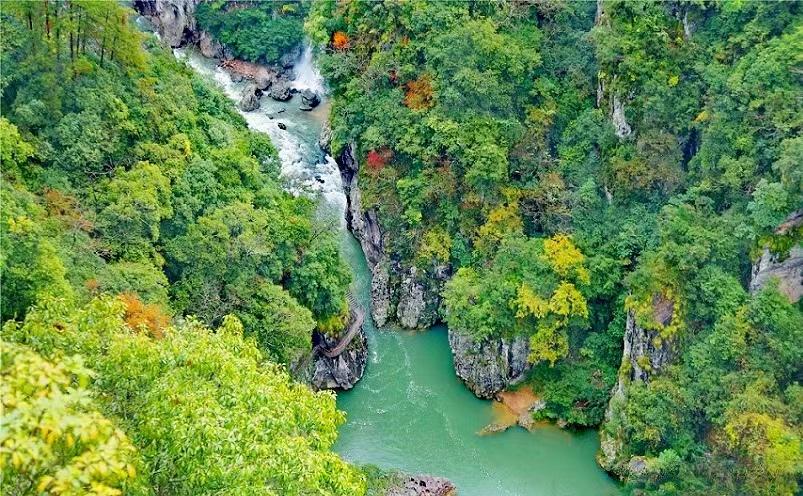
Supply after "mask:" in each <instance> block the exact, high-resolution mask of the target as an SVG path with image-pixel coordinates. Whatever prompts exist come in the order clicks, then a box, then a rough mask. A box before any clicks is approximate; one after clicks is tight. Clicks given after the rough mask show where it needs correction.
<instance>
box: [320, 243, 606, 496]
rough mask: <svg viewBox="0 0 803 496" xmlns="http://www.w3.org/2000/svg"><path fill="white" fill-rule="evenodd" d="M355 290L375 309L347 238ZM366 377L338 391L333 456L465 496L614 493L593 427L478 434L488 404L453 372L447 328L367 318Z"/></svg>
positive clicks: (488, 415)
mask: <svg viewBox="0 0 803 496" xmlns="http://www.w3.org/2000/svg"><path fill="white" fill-rule="evenodd" d="M343 253H344V256H345V257H346V259H347V260H348V262H349V264H350V265H351V267H352V270H353V274H354V286H355V287H354V290H355V291H354V292H355V295H358V299H359V300H360V303H361V304H362V305H363V306H365V308H368V304H369V298H370V296H369V295H370V284H371V283H370V272H369V271H368V267H367V265H366V263H365V258H364V257H363V255H362V252H361V251H360V247H359V244H358V243H357V242H356V241H355V240H354V239H353V238H352V237H351V236H348V235H344V239H343ZM365 330H366V333H367V336H368V348H369V359H368V364H367V367H366V370H365V376H364V377H363V378H362V380H361V381H360V382H359V383H357V385H356V386H355V387H354V389H352V390H351V391H345V392H341V393H338V397H337V403H338V407H339V408H340V409H341V410H343V411H345V412H346V415H347V420H346V424H345V425H343V426H342V427H341V429H340V436H339V438H338V441H337V443H336V445H335V450H336V451H337V452H338V453H340V454H341V455H342V456H343V457H344V458H345V459H347V460H350V461H353V462H357V463H372V464H375V465H379V466H380V467H383V468H397V469H401V470H403V471H406V472H409V473H427V474H432V475H438V476H443V477H447V478H449V479H450V480H452V481H453V482H454V483H455V484H456V485H457V486H458V490H459V494H460V495H461V496H513V495H515V496H525V495H527V496H529V495H532V496H594V495H599V496H607V495H611V496H612V495H616V494H619V489H618V486H617V485H616V483H615V482H614V481H613V480H612V479H611V478H610V477H609V476H608V475H607V474H606V473H605V472H604V471H602V470H601V469H600V468H599V467H598V466H597V464H596V462H595V461H594V455H595V453H596V450H597V448H598V447H599V440H598V437H597V433H596V432H594V431H585V432H580V433H576V432H570V431H565V430H562V429H559V428H557V427H555V426H552V425H545V426H541V427H537V428H536V430H535V431H534V432H527V431H526V430H524V429H522V428H520V427H512V428H510V429H508V430H507V431H506V432H503V433H500V434H493V435H489V436H479V435H477V431H479V430H480V429H482V428H483V427H484V426H485V425H487V424H488V423H490V422H491V421H492V420H493V414H492V409H491V405H492V403H491V402H490V401H483V400H480V399H477V398H476V397H474V395H473V394H471V392H469V391H468V389H466V387H465V386H464V385H463V384H462V383H461V382H460V380H459V379H458V378H457V376H455V373H454V366H453V364H452V357H451V352H450V350H449V343H448V342H447V338H446V329H445V328H444V327H443V326H436V327H434V328H432V329H429V330H427V331H424V332H410V331H399V330H387V329H382V330H377V329H376V328H375V327H374V326H373V323H372V322H371V321H370V318H368V319H366V323H365Z"/></svg>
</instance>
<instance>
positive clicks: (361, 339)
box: [310, 330, 368, 390]
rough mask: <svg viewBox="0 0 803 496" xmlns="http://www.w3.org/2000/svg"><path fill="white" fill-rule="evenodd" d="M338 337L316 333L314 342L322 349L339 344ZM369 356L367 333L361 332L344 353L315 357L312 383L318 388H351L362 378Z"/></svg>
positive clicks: (320, 354)
mask: <svg viewBox="0 0 803 496" xmlns="http://www.w3.org/2000/svg"><path fill="white" fill-rule="evenodd" d="M338 340H339V339H338V338H333V337H330V336H327V335H325V334H321V333H316V334H315V336H314V337H313V342H315V341H318V342H317V344H315V346H316V347H317V346H320V347H321V348H322V349H331V348H334V347H335V346H337V343H338ZM367 358H368V342H367V340H366V339H365V333H364V332H363V331H362V330H360V332H359V333H358V334H357V335H356V336H355V337H354V339H353V340H352V341H351V343H349V345H348V346H347V347H346V349H345V350H344V351H343V353H341V354H339V355H338V356H336V357H334V358H329V357H327V356H325V355H323V354H322V353H318V354H316V356H315V357H314V358H313V362H312V363H313V365H312V374H311V375H312V377H311V379H310V385H311V386H312V387H313V388H314V389H316V390H320V389H351V388H353V387H354V385H355V384H357V381H359V380H360V379H361V378H362V374H363V372H365V362H366V360H367Z"/></svg>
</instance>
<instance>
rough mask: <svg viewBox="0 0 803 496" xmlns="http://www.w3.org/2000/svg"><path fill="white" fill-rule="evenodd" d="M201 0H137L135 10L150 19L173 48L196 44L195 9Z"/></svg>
mask: <svg viewBox="0 0 803 496" xmlns="http://www.w3.org/2000/svg"><path fill="white" fill-rule="evenodd" d="M198 3H200V0H135V1H134V8H135V9H136V10H137V12H139V13H140V14H142V15H144V16H147V17H149V18H150V20H151V22H152V23H153V24H154V25H155V26H156V27H157V28H158V29H159V36H161V37H162V40H164V42H165V43H167V44H168V45H170V46H171V47H173V48H176V47H179V46H181V45H183V44H184V43H186V42H188V41H189V42H194V41H196V40H195V37H196V36H197V35H198V33H197V31H196V27H195V7H196V6H197V5H198Z"/></svg>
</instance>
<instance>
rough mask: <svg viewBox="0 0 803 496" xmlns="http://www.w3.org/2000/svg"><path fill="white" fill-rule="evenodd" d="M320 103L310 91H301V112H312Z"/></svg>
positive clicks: (316, 95) (315, 94)
mask: <svg viewBox="0 0 803 496" xmlns="http://www.w3.org/2000/svg"><path fill="white" fill-rule="evenodd" d="M319 103H321V97H320V96H318V94H317V93H315V92H314V91H312V90H311V89H304V90H301V106H300V107H299V109H301V110H307V111H309V110H312V109H313V108H315V107H317V106H318V104H319Z"/></svg>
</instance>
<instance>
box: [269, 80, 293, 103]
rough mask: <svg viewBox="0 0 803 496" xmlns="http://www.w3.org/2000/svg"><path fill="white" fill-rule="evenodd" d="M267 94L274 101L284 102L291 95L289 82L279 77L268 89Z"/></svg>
mask: <svg viewBox="0 0 803 496" xmlns="http://www.w3.org/2000/svg"><path fill="white" fill-rule="evenodd" d="M268 96H269V97H271V98H273V99H274V100H276V101H279V102H286V101H287V100H289V99H291V98H292V97H293V93H292V91H291V88H290V83H289V82H288V81H287V80H285V79H279V80H278V81H276V82H274V83H273V85H272V86H271V87H270V89H269V90H268Z"/></svg>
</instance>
